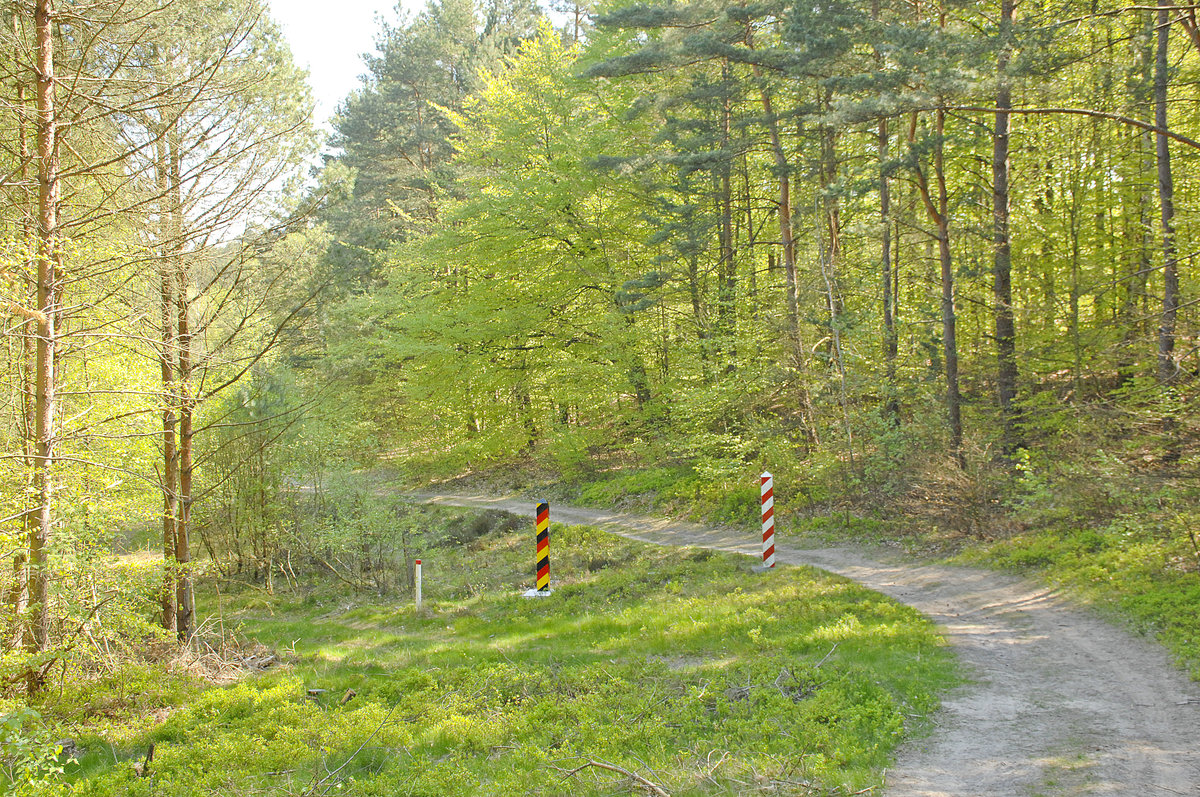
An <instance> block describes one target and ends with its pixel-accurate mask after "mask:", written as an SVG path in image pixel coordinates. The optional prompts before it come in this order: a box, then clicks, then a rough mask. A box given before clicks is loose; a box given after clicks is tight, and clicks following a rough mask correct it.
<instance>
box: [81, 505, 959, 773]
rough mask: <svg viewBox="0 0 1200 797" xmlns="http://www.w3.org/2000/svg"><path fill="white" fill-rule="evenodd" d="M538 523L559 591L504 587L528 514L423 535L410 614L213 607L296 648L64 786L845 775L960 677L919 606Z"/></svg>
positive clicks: (349, 605)
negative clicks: (427, 544)
mask: <svg viewBox="0 0 1200 797" xmlns="http://www.w3.org/2000/svg"><path fill="white" fill-rule="evenodd" d="M465 522H468V523H473V522H475V521H470V520H469V519H468V520H466V521H465ZM478 522H479V523H480V524H481V525H484V524H485V523H484V521H482V520H481V521H478ZM496 522H500V523H503V519H502V518H491V519H488V520H487V523H489V524H493V523H496ZM448 533H449V534H451V535H460V536H461V532H457V531H455V530H454V529H453V528H451V529H450V530H449V532H448ZM467 536H472V535H470V534H468V535H467ZM551 539H552V543H551V544H552V554H551V556H552V563H553V567H554V571H553V572H554V590H555V591H554V595H553V597H552V598H549V599H542V600H526V599H523V598H521V597H519V596H518V591H519V589H520V584H521V582H523V581H524V582H529V581H530V580H531V578H532V574H531V573H530V572H528V571H529V567H528V565H529V564H530V559H531V553H532V550H531V548H532V539H531V535H530V534H529V533H528V529H524V530H522V531H520V532H519V533H514V532H509V531H493V532H489V533H486V534H484V535H482V536H478V537H474V538H473V539H472V540H471V541H470V542H468V543H466V544H461V543H460V544H455V545H453V546H451V547H445V546H442V547H437V548H436V549H430V550H429V551H428V552H427V554H426V558H425V564H426V571H425V579H426V580H425V589H426V592H425V595H426V601H427V608H426V611H425V612H424V613H423V614H420V615H417V614H414V612H413V609H412V607H411V606H407V605H398V604H395V603H390V602H387V601H371V602H366V603H357V602H354V601H351V602H347V600H346V596H345V595H344V594H339V591H338V590H337V589H335V588H333V587H334V585H332V584H331V585H329V587H328V588H326V589H325V590H324V591H323V592H321V593H316V594H314V595H311V596H310V597H309V598H308V599H306V600H297V601H293V600H289V599H286V598H283V597H279V598H276V599H275V600H273V601H272V602H271V605H270V607H269V611H268V610H267V609H266V608H265V607H261V605H260V604H259V602H258V601H257V600H249V598H250V596H249V595H246V596H244V597H242V598H234V604H232V605H230V604H229V603H228V602H227V603H226V606H225V611H226V617H227V619H230V620H231V619H232V618H233V617H237V618H238V619H239V621H240V622H242V623H243V624H244V627H245V629H246V630H247V631H249V632H252V633H253V634H254V635H255V636H256V637H258V638H260V639H263V640H264V641H267V642H269V643H272V644H274V645H277V646H288V647H289V649H291V648H294V650H295V654H296V655H295V659H294V660H293V662H292V663H291V664H290V666H289V667H288V668H286V669H284V670H282V671H280V672H277V673H275V674H268V675H262V676H257V677H254V678H250V679H247V680H243V681H241V682H239V683H237V684H235V685H233V686H229V687H224V688H211V687H210V688H206V689H204V690H202V692H201V693H200V694H197V695H193V696H191V697H190V698H189V699H187V701H186V703H185V704H180V705H177V706H176V707H175V708H174V709H173V710H172V711H171V712H170V717H169V719H167V720H166V721H165V722H163V723H161V724H159V725H157V726H156V727H155V728H153V729H152V730H148V731H141V730H137V731H135V732H134V733H133V734H128V735H124V736H121V737H120V738H121V741H120V742H119V749H118V750H117V751H116V754H117V757H118V758H119V759H122V762H121V763H118V764H113V763H112V758H111V756H110V757H109V758H108V760H107V762H105V761H104V760H103V759H102V757H100V758H96V759H93V760H92V761H90V762H85V763H86V764H87V766H86V768H85V769H84V770H80V771H77V772H76V773H75V774H74V775H73V776H72V781H73V782H72V785H71V786H70V788H69V789H68V790H67V793H70V794H89V795H105V794H115V793H120V794H130V795H138V794H143V793H144V794H150V793H154V794H167V795H191V794H197V795H199V794H206V793H208V791H210V790H212V789H218V790H227V791H228V790H232V791H248V790H253V789H259V788H267V787H270V788H275V789H280V790H283V791H284V792H291V793H298V792H301V791H304V790H305V789H307V788H312V787H313V786H314V785H315V784H320V786H321V788H326V787H327V788H329V789H331V790H333V789H336V790H338V791H339V793H349V794H363V795H374V794H396V793H413V794H418V793H427V792H429V793H432V792H434V791H436V792H437V793H439V794H451V795H455V794H462V795H467V794H475V793H478V792H479V791H480V790H486V791H488V792H490V793H495V794H528V793H530V792H531V791H548V792H553V791H561V790H562V789H564V788H569V789H570V790H571V792H572V793H578V794H597V795H598V794H604V793H610V792H609V789H610V786H609V784H608V783H607V781H606V779H605V778H604V777H602V774H603V773H596V772H589V771H585V772H581V773H579V774H578V775H576V776H575V777H574V779H572V780H571V781H570V782H569V783H565V782H564V780H563V777H564V775H563V770H564V769H570V768H572V767H574V766H577V765H578V764H580V763H583V762H584V761H586V760H588V759H598V760H603V761H607V762H611V763H613V764H616V765H618V766H623V767H626V768H628V769H630V770H632V771H636V772H639V773H642V774H643V775H645V776H646V777H649V778H651V779H652V780H655V781H656V782H660V783H662V785H663V786H664V788H666V789H667V790H668V791H671V792H672V793H694V794H708V793H713V794H720V793H726V792H727V791H728V790H730V789H737V788H739V787H738V785H737V784H738V783H739V782H741V781H743V780H744V779H745V778H746V777H750V776H752V775H751V773H758V775H759V776H760V777H765V778H768V779H773V780H777V781H778V782H779V783H780V784H784V783H785V782H786V781H791V780H795V779H801V780H811V781H813V782H815V783H818V784H821V786H820V787H819V789H818V792H819V793H832V792H834V791H837V790H839V789H843V790H844V789H850V790H856V789H861V788H864V787H867V786H871V785H877V784H878V783H879V779H880V773H881V772H882V768H883V767H885V766H886V765H887V763H888V761H889V751H890V750H891V749H892V748H893V746H894V745H895V743H896V742H897V741H898V740H899V739H900V738H901V737H902V736H903V735H906V734H910V733H912V732H914V730H919V729H920V727H921V725H920V722H921V718H922V717H924V716H926V715H928V713H929V712H930V711H932V710H933V709H934V708H935V707H936V705H937V694H938V693H939V692H940V690H941V689H942V688H944V687H945V686H946V685H948V684H949V683H951V682H952V680H953V676H952V675H951V670H952V668H951V666H950V661H949V659H948V657H947V654H946V652H945V650H944V648H942V642H941V640H940V639H939V638H938V637H937V635H936V634H935V633H934V632H933V630H932V629H931V627H930V626H929V625H928V624H927V623H926V622H925V621H923V620H921V619H920V618H919V616H918V615H917V614H916V613H915V612H913V611H912V610H909V609H906V608H904V607H902V606H899V605H897V604H895V603H893V602H891V601H888V600H886V599H883V598H881V597H880V596H878V595H874V594H872V593H869V592H867V591H865V590H863V589H861V588H859V587H856V586H854V585H852V584H851V583H849V582H847V581H844V580H842V579H837V578H833V577H829V576H824V575H821V574H819V573H817V572H816V571H811V570H808V569H803V568H801V569H790V568H784V569H781V570H780V571H779V572H777V573H773V574H770V575H769V576H750V575H749V574H748V572H747V571H746V569H745V567H744V564H743V563H742V562H741V561H740V560H739V559H737V558H735V557H731V556H728V555H724V554H714V553H711V552H708V551H687V550H685V551H676V550H663V549H659V548H653V547H650V546H645V545H641V544H637V543H632V542H628V541H625V540H621V539H619V538H615V537H612V536H611V535H607V534H604V533H602V532H599V531H596V530H593V529H587V528H563V527H560V526H558V525H557V524H555V525H554V526H553V528H552V532H551ZM228 600H229V598H228V596H227V597H226V601H228ZM201 602H202V603H203V600H202V601H201ZM835 645H836V648H835ZM107 688H111V687H102V689H101V691H103V690H104V689H107ZM309 689H325V690H328V691H327V692H323V693H318V694H317V696H316V697H315V698H313V697H306V690H309ZM347 689H353V690H354V692H355V696H354V697H353V698H351V699H348V700H346V701H344V702H343V701H342V696H343V695H344V694H345V693H346V690H347ZM73 693H74V689H73V688H71V687H68V689H67V705H71V704H72V701H73V700H75V699H77V698H76V697H75V696H74V695H73ZM93 699H95V698H93ZM83 723H84V724H85V725H86V724H87V723H88V721H87V720H83ZM115 732H116V729H112V728H110V729H109V730H107V731H105V733H106V735H111V734H114V733H115ZM150 742H154V743H155V744H156V753H155V759H154V767H155V769H154V772H155V774H154V775H153V776H152V777H150V778H144V779H139V778H137V777H136V776H135V775H134V774H133V771H132V768H131V767H130V765H129V763H128V762H129V761H130V760H131V759H134V758H136V757H138V756H139V755H140V752H144V750H145V748H146V746H147V745H148V744H149V743H150ZM84 743H85V744H92V743H96V744H101V742H100V741H99V740H98V739H95V740H90V739H85V740H84ZM714 750H715V751H717V754H716V755H715V756H714V755H713V751H714ZM139 751H140V752H139ZM718 761H720V763H717V762H718Z"/></svg>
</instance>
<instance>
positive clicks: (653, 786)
mask: <svg viewBox="0 0 1200 797" xmlns="http://www.w3.org/2000/svg"><path fill="white" fill-rule="evenodd" d="M589 767H595V768H596V769H607V770H608V771H609V772H616V773H618V774H621V775H624V776H625V777H627V778H629V779H630V780H632V781H633V782H634V783H636V784H638V785H639V786H641V787H642V788H643V789H645V790H646V791H647V792H649V793H650V794H656V795H658V797H671V795H670V793H668V792H667V791H666V790H665V789H663V787H662V786H659V785H658V784H657V783H655V782H654V781H652V780H647V779H646V778H643V777H642V776H641V775H639V774H638V773H636V772H630V771H629V770H628V769H625V768H624V767H619V766H617V765H616V764H609V763H606V762H604V761H595V760H589V761H588V762H587V763H586V764H583V765H581V766H578V767H575V768H574V769H572V770H564V769H562V768H561V767H555V769H557V770H558V771H559V772H565V774H564V775H563V780H566V779H567V778H571V777H574V776H575V775H578V774H579V773H580V772H582V771H583V770H585V769H587V768H589Z"/></svg>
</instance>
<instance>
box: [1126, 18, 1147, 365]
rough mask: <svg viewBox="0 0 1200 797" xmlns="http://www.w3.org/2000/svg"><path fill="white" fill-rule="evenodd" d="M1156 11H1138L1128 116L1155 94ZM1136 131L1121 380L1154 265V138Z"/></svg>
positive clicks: (1140, 330)
mask: <svg viewBox="0 0 1200 797" xmlns="http://www.w3.org/2000/svg"><path fill="white" fill-rule="evenodd" d="M1154 17H1155V15H1154V13H1153V12H1147V13H1143V12H1140V11H1139V12H1137V17H1136V18H1137V20H1138V21H1137V25H1136V27H1135V28H1134V34H1133V36H1132V38H1133V40H1134V41H1135V42H1136V45H1135V58H1136V61H1137V71H1136V73H1135V74H1136V76H1135V77H1134V78H1133V81H1132V82H1133V88H1132V90H1131V92H1130V97H1129V101H1130V104H1131V107H1130V110H1129V114H1128V115H1129V116H1131V117H1136V116H1138V115H1139V114H1144V113H1145V111H1146V108H1147V107H1148V106H1149V105H1150V104H1151V102H1152V101H1153V96H1154V47H1153V46H1152V42H1153V40H1154ZM1133 135H1135V136H1136V137H1137V152H1138V159H1139V160H1140V163H1139V164H1138V165H1139V167H1140V169H1141V174H1140V175H1139V177H1138V179H1136V180H1133V181H1132V184H1133V188H1134V190H1136V191H1137V210H1138V215H1137V229H1136V230H1134V231H1132V232H1133V233H1135V234H1136V236H1137V241H1138V245H1137V248H1136V250H1135V252H1136V254H1135V257H1134V260H1133V268H1134V272H1133V274H1132V276H1130V277H1129V278H1128V280H1127V281H1126V284H1125V294H1124V297H1123V301H1122V306H1121V316H1122V323H1123V325H1124V328H1125V329H1124V334H1123V337H1122V340H1121V351H1120V354H1119V355H1118V359H1117V368H1118V370H1119V373H1120V378H1121V380H1122V382H1124V381H1127V380H1129V379H1131V378H1133V377H1134V376H1135V375H1136V369H1135V368H1134V364H1135V362H1136V360H1137V355H1136V351H1137V350H1138V348H1139V346H1140V343H1141V341H1142V340H1143V338H1144V337H1145V336H1146V335H1147V330H1146V318H1145V312H1144V309H1143V308H1142V307H1141V306H1140V305H1141V304H1143V303H1144V302H1145V301H1146V295H1147V284H1148V282H1149V278H1150V273H1151V272H1152V271H1153V268H1154V190H1153V187H1152V184H1151V182H1150V180H1149V179H1148V178H1144V177H1142V176H1141V175H1149V174H1152V173H1153V172H1154V170H1155V160H1156V154H1155V141H1154V136H1153V134H1152V133H1151V132H1150V131H1148V130H1138V131H1136V132H1135V133H1134V134H1133Z"/></svg>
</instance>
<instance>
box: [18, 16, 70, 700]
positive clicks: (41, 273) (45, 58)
mask: <svg viewBox="0 0 1200 797" xmlns="http://www.w3.org/2000/svg"><path fill="white" fill-rule="evenodd" d="M52 14H53V9H52V8H51V0H37V2H36V4H35V7H34V26H35V29H36V48H37V123H36V128H37V150H38V152H37V164H38V165H37V171H38V225H37V236H38V258H37V307H38V310H39V311H40V312H41V316H40V317H39V319H38V325H37V355H36V357H37V369H36V377H35V382H34V384H35V393H36V395H35V397H34V403H35V409H34V412H35V416H36V418H35V429H36V431H35V436H36V439H35V441H34V464H33V468H34V470H33V487H34V497H35V500H36V501H37V508H36V509H35V520H34V522H33V523H32V524H31V525H30V529H29V613H30V623H29V626H30V634H29V639H28V643H27V645H26V648H27V650H28V651H29V652H30V653H33V654H39V653H45V652H46V651H48V650H49V648H50V605H49V603H50V573H49V569H48V564H49V563H48V561H47V554H48V548H49V544H50V534H51V525H52V522H53V517H54V515H53V506H52V501H53V494H54V483H53V478H52V477H53V473H52V470H53V463H54V422H55V409H56V404H57V379H56V375H55V370H54V366H55V357H54V353H55V348H56V346H57V343H58V330H57V321H58V316H59V303H60V300H59V295H58V293H59V289H60V285H59V274H58V273H57V269H56V265H57V263H58V256H59V253H58V251H57V250H58V246H59V226H58V219H59V203H60V200H61V190H62V189H61V183H60V175H59V160H58V129H57V121H58V109H57V107H56V104H55V89H54V32H53V20H52ZM43 682H44V670H40V669H38V668H37V667H36V666H35V667H34V668H32V669H31V670H30V672H29V674H28V677H27V679H26V686H27V688H28V690H29V691H30V692H31V693H33V692H37V691H39V690H40V689H41V688H42V686H43Z"/></svg>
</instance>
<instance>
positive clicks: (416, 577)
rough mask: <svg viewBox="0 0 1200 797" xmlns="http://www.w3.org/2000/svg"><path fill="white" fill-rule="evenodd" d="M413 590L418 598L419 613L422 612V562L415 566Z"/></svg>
mask: <svg viewBox="0 0 1200 797" xmlns="http://www.w3.org/2000/svg"><path fill="white" fill-rule="evenodd" d="M413 590H414V593H415V594H414V597H415V598H416V603H417V611H418V612H419V611H421V560H420V559H418V560H417V561H416V562H415V563H414V564H413Z"/></svg>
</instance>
